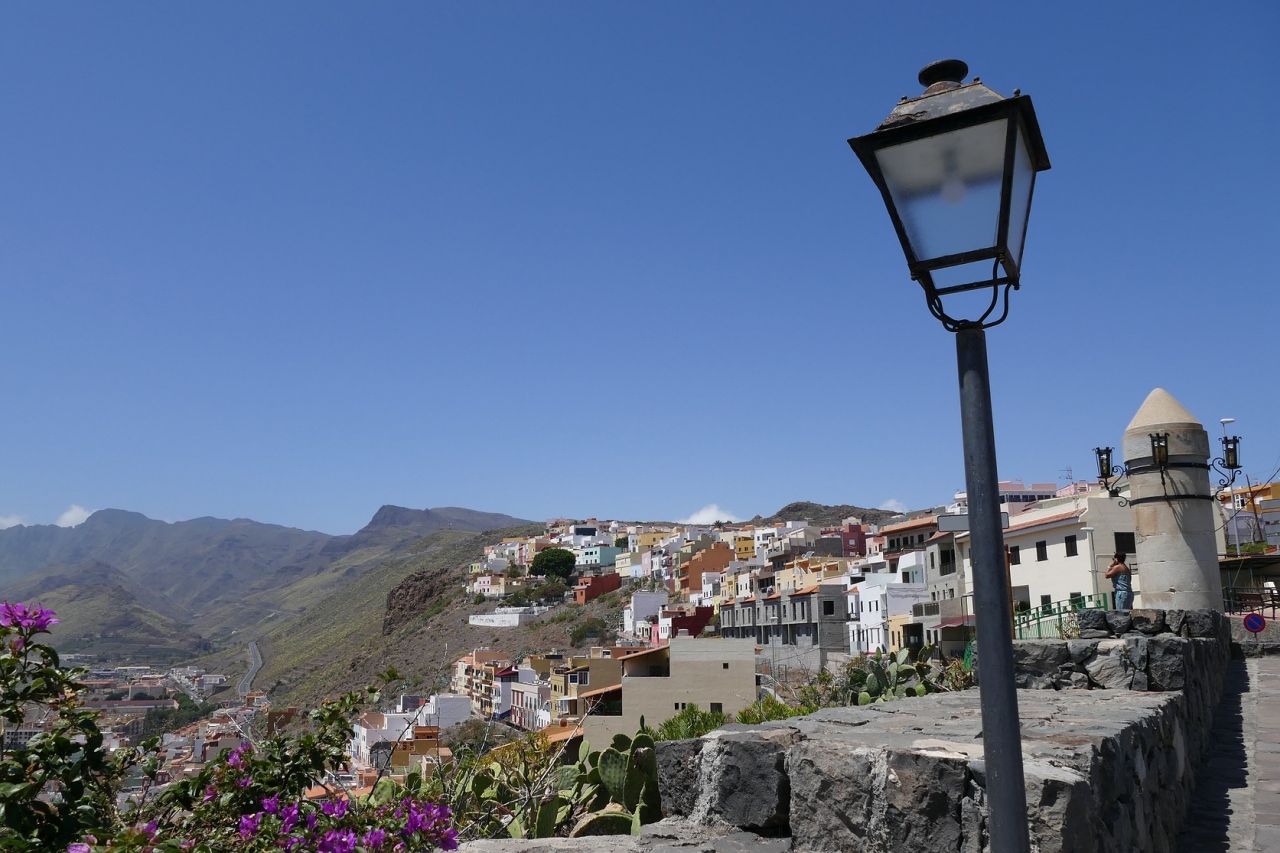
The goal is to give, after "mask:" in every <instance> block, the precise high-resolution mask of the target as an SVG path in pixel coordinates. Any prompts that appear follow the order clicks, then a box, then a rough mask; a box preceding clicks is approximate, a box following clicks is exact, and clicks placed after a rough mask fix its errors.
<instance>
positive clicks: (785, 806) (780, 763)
mask: <svg viewBox="0 0 1280 853" xmlns="http://www.w3.org/2000/svg"><path fill="white" fill-rule="evenodd" d="M735 728H737V727H735ZM797 737H798V736H797V734H796V732H795V731H794V730H793V729H789V728H784V727H774V728H765V729H754V730H753V729H744V728H738V730H720V731H717V732H714V733H712V734H711V735H709V736H708V737H707V743H706V745H705V746H703V749H702V762H701V774H700V776H701V781H700V783H699V787H700V789H701V791H700V793H699V796H698V799H697V801H696V803H695V804H694V807H693V811H692V813H691V815H690V816H691V817H692V818H693V820H695V821H697V822H699V823H726V824H728V825H730V826H736V827H738V828H739V829H750V830H754V831H761V830H764V831H766V832H768V831H773V830H777V829H779V828H780V827H785V826H786V825H787V814H788V810H789V808H790V799H791V789H790V783H789V781H788V779H787V774H786V771H785V769H784V761H785V757H786V753H787V750H788V749H790V748H791V745H792V744H793V743H794V742H795V740H796V739H797Z"/></svg>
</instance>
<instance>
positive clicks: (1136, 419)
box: [1124, 388, 1204, 432]
mask: <svg viewBox="0 0 1280 853" xmlns="http://www.w3.org/2000/svg"><path fill="white" fill-rule="evenodd" d="M1161 424H1194V425H1195V426H1198V427H1200V428H1201V429H1203V428H1204V427H1203V425H1202V424H1201V423H1200V422H1199V421H1198V420H1196V419H1195V417H1194V416H1193V415H1192V414H1191V413H1190V412H1188V411H1187V410H1186V407H1184V406H1183V405H1182V404H1181V403H1179V402H1178V401H1177V400H1176V399H1174V396H1173V395H1172V394H1170V393H1169V392H1168V391H1166V390H1164V389H1163V388H1155V389H1152V391H1151V393H1150V394H1148V395H1147V399H1145V400H1143V401H1142V405H1141V406H1140V407H1139V408H1138V411H1137V414H1135V415H1134V416H1133V420H1131V421H1129V425H1128V426H1127V427H1125V430H1124V431H1125V432H1129V431H1131V430H1145V429H1146V428H1148V427H1153V426H1159V425H1161Z"/></svg>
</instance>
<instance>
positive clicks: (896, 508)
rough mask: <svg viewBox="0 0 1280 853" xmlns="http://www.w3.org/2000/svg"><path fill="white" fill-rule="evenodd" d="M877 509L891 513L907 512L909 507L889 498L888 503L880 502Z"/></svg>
mask: <svg viewBox="0 0 1280 853" xmlns="http://www.w3.org/2000/svg"><path fill="white" fill-rule="evenodd" d="M876 509H887V510H890V511H891V512H906V511H907V505H906V504H904V503H903V502H902V501H900V500H898V499H897V498H889V499H888V500H887V501H880V505H879V506H877V507H876Z"/></svg>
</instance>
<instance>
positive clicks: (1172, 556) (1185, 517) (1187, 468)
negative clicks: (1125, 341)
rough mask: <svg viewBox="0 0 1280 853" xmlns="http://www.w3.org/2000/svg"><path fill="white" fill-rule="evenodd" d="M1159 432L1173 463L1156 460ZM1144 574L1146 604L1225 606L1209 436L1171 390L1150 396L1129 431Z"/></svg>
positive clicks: (1138, 561)
mask: <svg viewBox="0 0 1280 853" xmlns="http://www.w3.org/2000/svg"><path fill="white" fill-rule="evenodd" d="M1153 435H1156V436H1163V435H1167V436H1168V464H1167V465H1166V466H1164V467H1163V468H1162V467H1161V466H1159V465H1156V464H1155V461H1154V460H1153V457H1152V439H1151V437H1152V436H1153ZM1124 459H1125V463H1126V464H1127V465H1128V467H1129V472H1130V473H1129V492H1130V497H1129V503H1130V505H1131V506H1132V507H1133V514H1134V521H1135V525H1136V528H1137V530H1136V533H1137V547H1138V553H1137V554H1136V555H1135V563H1134V565H1135V568H1137V569H1138V571H1139V572H1140V574H1141V578H1142V581H1141V590H1142V593H1141V601H1140V604H1141V606H1142V607H1152V608H1164V609H1208V610H1221V609H1222V579H1221V576H1220V574H1219V570H1218V548H1217V540H1216V538H1215V535H1214V534H1215V524H1214V520H1215V519H1214V512H1213V506H1214V503H1213V498H1212V492H1211V491H1210V488H1209V465H1208V460H1209V434H1208V433H1207V432H1205V428H1204V426H1203V425H1201V423H1200V422H1199V421H1197V420H1196V419H1195V418H1194V417H1192V415H1191V413H1190V412H1188V411H1187V410H1186V409H1185V408H1183V406H1182V404H1181V403H1179V402H1178V401H1177V400H1175V399H1174V398H1173V395H1171V394H1170V393H1169V392H1168V391H1166V390H1164V389H1163V388H1156V389H1155V390H1154V391H1152V392H1151V393H1150V394H1148V395H1147V399H1146V401H1145V402H1143V404H1142V407H1141V408H1140V409H1138V412H1137V414H1135V415H1134V416H1133V420H1132V421H1130V422H1129V426H1128V427H1127V428H1126V429H1125V431H1124Z"/></svg>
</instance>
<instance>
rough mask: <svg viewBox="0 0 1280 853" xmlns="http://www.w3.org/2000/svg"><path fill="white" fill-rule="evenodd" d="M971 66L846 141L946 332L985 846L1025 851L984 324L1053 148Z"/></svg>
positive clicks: (1003, 312)
mask: <svg viewBox="0 0 1280 853" xmlns="http://www.w3.org/2000/svg"><path fill="white" fill-rule="evenodd" d="M968 73H969V68H968V66H967V65H965V64H964V63H963V62H961V61H959V60H957V59H948V60H943V61H941V62H935V63H933V64H931V65H928V66H926V67H925V68H924V70H922V71H921V72H920V76H919V80H920V84H921V85H922V86H924V87H925V90H924V93H923V94H921V95H919V96H918V97H915V98H903V99H902V100H901V101H899V103H898V104H897V106H895V107H894V108H893V111H892V112H891V113H890V114H889V117H888V118H887V119H885V120H884V121H883V122H882V123H881V124H880V126H879V127H878V128H876V130H875V131H873V132H872V133H868V134H866V135H865V136H858V137H855V138H853V139H850V140H849V145H850V147H852V148H853V151H854V153H855V154H856V155H857V156H858V159H859V160H861V161H862V165H863V166H864V167H866V170H867V172H868V173H869V174H870V176H871V180H872V181H874V182H875V185H876V187H877V188H878V189H879V190H880V195H881V196H882V198H883V199H884V203H885V206H886V207H887V208H888V210H889V218H890V219H891V220H892V221H893V227H894V230H895V231H896V232H897V235H898V240H899V242H900V243H901V244H902V251H903V253H904V254H905V255H906V259H907V268H908V270H909V271H910V273H911V277H912V278H913V279H914V280H915V281H917V282H919V283H920V286H921V287H922V288H923V289H924V294H925V302H926V304H927V305H928V307H929V311H930V313H932V314H933V316H934V317H936V318H938V320H940V321H941V322H942V325H943V327H944V328H946V329H947V330H948V331H952V332H955V333H956V360H957V366H958V369H959V377H960V421H961V426H962V432H963V435H964V467H965V486H966V489H967V491H968V498H969V535H970V548H971V554H972V560H973V566H974V611H975V616H976V619H977V628H978V658H979V660H980V661H981V662H982V663H981V666H982V676H981V678H980V680H979V689H980V691H981V703H982V732H983V735H982V737H983V752H984V756H985V764H986V771H987V796H988V804H989V807H990V819H989V829H990V838H991V849H992V850H993V851H996V853H1025V851H1027V850H1029V847H1030V845H1029V841H1028V837H1027V806H1026V790H1025V787H1024V781H1023V774H1022V739H1021V732H1020V731H1019V723H1018V693H1017V690H1016V687H1015V684H1014V678H1013V631H1012V620H1013V617H1012V613H1011V610H1010V604H1009V597H1008V590H1007V580H1006V578H1005V572H1004V541H1003V536H1002V534H1001V529H1000V527H1001V523H1000V522H1001V520H1000V496H999V492H998V487H997V482H998V478H997V475H996V452H995V429H994V427H993V425H992V418H991V383H990V377H989V372H988V368H987V344H986V332H985V331H984V330H985V329H987V328H990V327H992V326H995V325H998V324H999V323H1002V322H1004V320H1005V318H1006V317H1007V316H1008V313H1009V291H1010V290H1011V289H1017V287H1018V284H1019V278H1020V275H1021V269H1022V250H1023V245H1024V243H1025V237H1026V231H1027V220H1028V218H1029V216H1030V213H1031V195H1032V192H1033V190H1034V188H1035V178H1036V173H1037V172H1041V171H1044V170H1046V169H1048V168H1049V157H1048V154H1047V153H1046V152H1045V147H1044V140H1043V139H1042V138H1041V136H1040V126H1039V123H1038V122H1037V121H1036V114H1035V110H1034V109H1033V108H1032V105H1031V99H1030V98H1028V97H1026V96H1025V95H1022V94H1020V93H1019V92H1017V91H1015V92H1014V96H1013V97H1012V98H1004V97H1001V96H1000V95H998V94H997V93H996V92H994V91H992V90H991V89H989V88H987V87H986V86H984V85H983V84H982V83H981V82H980V81H978V80H977V79H975V80H973V81H972V82H970V83H964V82H963V81H964V78H965V76H966V75H967V74H968ZM986 289H990V299H989V300H988V302H987V306H986V309H985V310H984V311H982V312H981V313H979V314H978V315H977V316H976V317H956V316H952V315H951V314H949V313H948V310H947V306H946V305H945V304H944V303H945V302H946V297H948V296H951V295H953V294H961V293H971V292H978V291H984V290H986ZM997 309H999V310H998V312H997Z"/></svg>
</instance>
